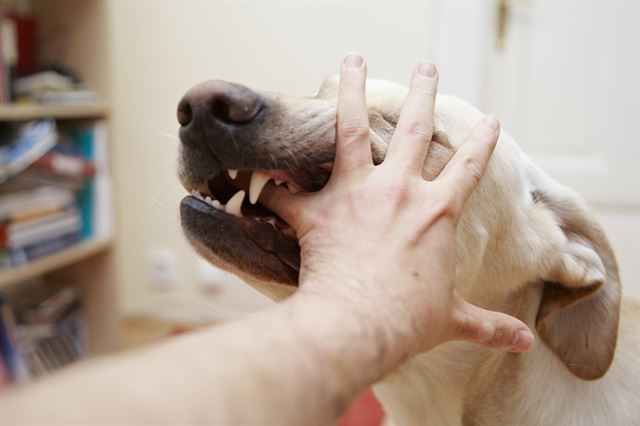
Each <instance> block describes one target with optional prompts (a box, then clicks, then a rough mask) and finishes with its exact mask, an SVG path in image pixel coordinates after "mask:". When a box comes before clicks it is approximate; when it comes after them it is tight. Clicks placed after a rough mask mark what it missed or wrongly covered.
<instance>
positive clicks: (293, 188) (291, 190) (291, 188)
mask: <svg viewBox="0 0 640 426" xmlns="http://www.w3.org/2000/svg"><path fill="white" fill-rule="evenodd" d="M288 189H289V192H291V193H292V194H295V193H298V192H300V190H298V189H296V188H295V187H293V185H292V186H289V187H288Z"/></svg>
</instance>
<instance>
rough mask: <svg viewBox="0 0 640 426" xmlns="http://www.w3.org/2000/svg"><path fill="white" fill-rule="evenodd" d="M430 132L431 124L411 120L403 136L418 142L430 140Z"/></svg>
mask: <svg viewBox="0 0 640 426" xmlns="http://www.w3.org/2000/svg"><path fill="white" fill-rule="evenodd" d="M431 132H432V126H431V124H430V123H428V122H426V121H422V120H411V121H410V122H409V123H408V124H407V126H406V128H405V134H406V136H407V137H409V138H412V139H418V140H427V139H430V138H431Z"/></svg>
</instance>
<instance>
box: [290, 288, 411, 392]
mask: <svg viewBox="0 0 640 426" xmlns="http://www.w3.org/2000/svg"><path fill="white" fill-rule="evenodd" d="M323 284H326V285H323ZM364 284H365V285H353V286H352V285H346V283H345V281H344V279H342V280H341V281H332V282H331V283H330V282H327V281H325V280H323V282H321V283H320V282H314V283H313V284H311V283H309V282H307V283H306V285H303V286H302V287H301V288H300V290H298V292H297V293H296V295H295V296H294V297H293V298H292V300H291V302H293V303H295V304H297V305H298V306H299V307H300V309H301V310H302V311H303V312H304V316H305V317H306V318H315V320H314V324H309V325H308V327H309V329H313V332H314V333H315V334H316V337H317V338H318V340H317V341H318V342H320V344H319V345H318V346H319V347H318V350H320V351H324V352H325V356H327V357H328V358H332V359H333V360H334V365H335V368H337V369H340V370H342V371H343V376H344V377H347V378H348V379H349V380H350V381H352V382H353V383H354V384H357V383H360V382H367V383H366V384H365V386H367V385H370V384H372V383H375V382H376V381H378V380H380V379H382V378H383V377H384V376H386V375H387V374H388V373H390V372H392V371H393V370H395V369H396V368H397V367H398V366H399V365H400V364H402V363H403V362H404V361H405V360H406V359H407V358H408V357H409V356H410V355H411V354H412V353H413V352H412V350H411V349H410V348H409V347H408V346H407V345H406V344H405V343H406V339H404V336H405V335H407V334H408V333H399V331H400V330H402V329H403V328H404V329H406V327H403V326H402V325H401V324H403V320H402V318H399V317H398V315H394V314H393V313H392V309H389V308H387V309H380V307H379V306H378V304H375V303H371V302H370V298H368V297H362V294H361V293H360V292H359V291H358V290H356V289H358V288H359V289H365V290H364V291H366V283H364ZM403 342H405V343H403ZM328 343H330V344H328Z"/></svg>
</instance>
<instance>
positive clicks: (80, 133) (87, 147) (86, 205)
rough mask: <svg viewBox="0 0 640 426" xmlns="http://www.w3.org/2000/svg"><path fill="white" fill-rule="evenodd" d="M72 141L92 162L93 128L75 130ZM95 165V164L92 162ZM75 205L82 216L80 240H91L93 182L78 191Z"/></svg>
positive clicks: (92, 230) (93, 197)
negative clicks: (73, 140)
mask: <svg viewBox="0 0 640 426" xmlns="http://www.w3.org/2000/svg"><path fill="white" fill-rule="evenodd" d="M74 139H75V142H76V145H77V147H78V152H79V154H80V155H82V156H83V157H84V158H86V159H88V160H89V161H93V160H94V146H93V128H92V127H83V128H80V129H78V130H76V132H75V134H74ZM94 164H95V162H94ZM76 198H77V203H78V207H79V208H80V212H81V213H80V214H81V215H82V238H83V239H88V238H91V237H92V235H93V232H94V229H93V224H94V222H93V207H94V206H93V205H94V200H95V182H94V181H88V182H86V183H85V184H84V186H83V187H82V189H81V190H80V191H78V194H77V197H76Z"/></svg>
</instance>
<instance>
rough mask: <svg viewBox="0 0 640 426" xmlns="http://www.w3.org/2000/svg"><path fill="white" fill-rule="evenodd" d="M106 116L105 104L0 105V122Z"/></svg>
mask: <svg viewBox="0 0 640 426" xmlns="http://www.w3.org/2000/svg"><path fill="white" fill-rule="evenodd" d="M106 116H107V106H106V104H103V103H99V104H87V105H64V106H57V105H51V106H50V105H29V104H26V105H22V104H17V105H11V104H10V105H0V122H2V121H4V122H7V121H25V120H36V119H39V118H55V119H57V120H63V119H72V120H75V119H78V120H80V119H97V118H105V117H106Z"/></svg>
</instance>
